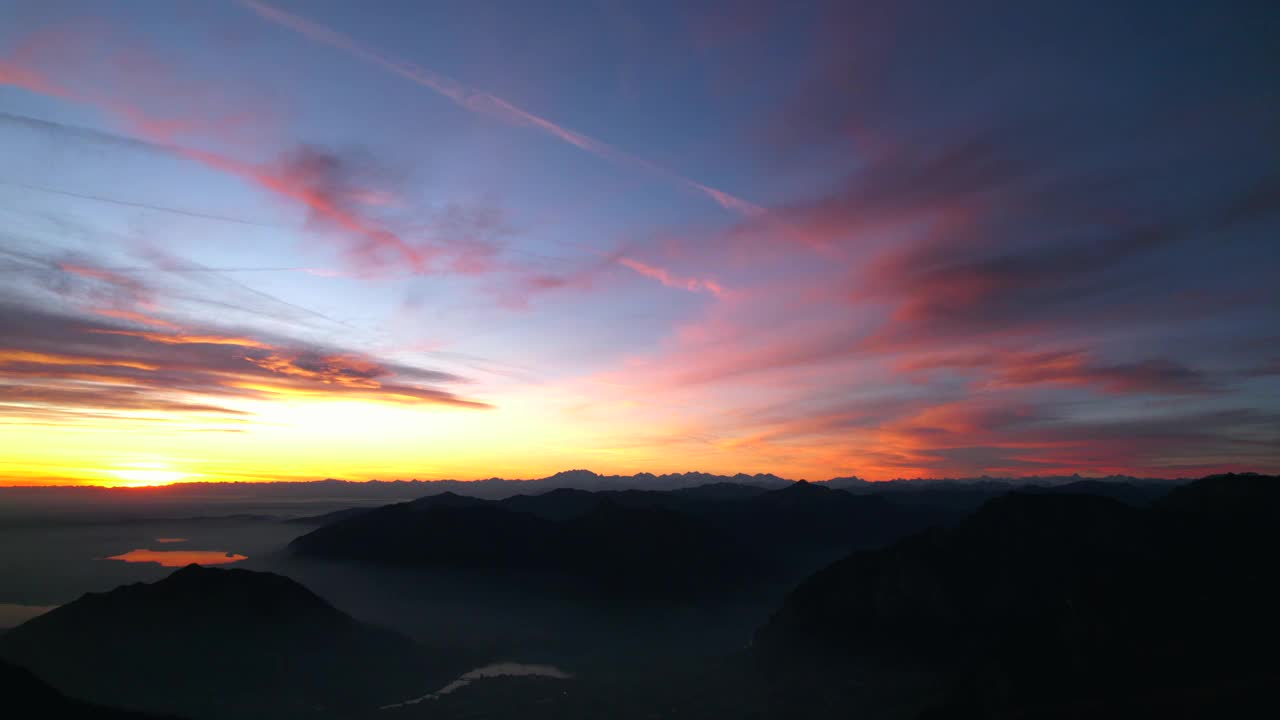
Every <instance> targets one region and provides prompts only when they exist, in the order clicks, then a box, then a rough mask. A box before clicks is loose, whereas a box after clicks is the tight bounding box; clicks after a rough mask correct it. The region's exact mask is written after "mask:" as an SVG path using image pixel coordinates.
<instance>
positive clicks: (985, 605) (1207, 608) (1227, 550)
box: [753, 476, 1280, 718]
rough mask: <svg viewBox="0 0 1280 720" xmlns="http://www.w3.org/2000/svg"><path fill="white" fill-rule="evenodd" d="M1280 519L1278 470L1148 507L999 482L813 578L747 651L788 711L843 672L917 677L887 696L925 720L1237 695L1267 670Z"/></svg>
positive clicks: (1207, 703) (814, 698)
mask: <svg viewBox="0 0 1280 720" xmlns="http://www.w3.org/2000/svg"><path fill="white" fill-rule="evenodd" d="M1278 512H1280V479H1278V478H1274V477H1263V476H1215V477H1209V478H1205V479H1202V480H1200V481H1196V482H1194V483H1191V484H1188V485H1185V486H1182V487H1179V488H1177V489H1175V490H1173V491H1172V492H1170V493H1169V494H1168V495H1167V496H1166V497H1164V498H1161V499H1158V500H1156V501H1155V502H1153V503H1151V504H1150V507H1148V508H1146V509H1140V508H1137V507H1134V506H1132V505H1128V504H1125V503H1122V502H1120V501H1119V500H1116V499H1113V498H1103V497H1096V496H1091V495H1083V494H1079V493H1078V488H1066V489H1065V491H1064V492H1063V493H1052V492H1049V491H1044V490H1036V491H1034V492H1018V493H1011V494H1008V495H1005V496H1002V497H1000V498H997V499H994V500H991V501H989V502H988V503H986V504H985V505H983V506H982V507H981V508H980V509H979V510H978V511H977V512H975V513H973V514H972V515H971V516H969V517H967V518H965V519H964V520H962V521H961V522H959V523H957V524H956V525H955V526H954V527H951V528H947V529H938V528H935V529H932V530H929V531H926V532H924V533H921V534H918V535H914V536H911V537H908V538H905V539H903V540H901V541H899V542H897V543H894V544H892V545H890V546H888V547H886V548H884V549H881V550H874V551H862V552H856V553H853V554H851V555H850V556H848V557H846V558H844V559H842V560H840V561H839V562H837V563H835V564H833V565H831V566H829V567H827V568H825V569H824V570H822V571H820V572H818V573H817V574H815V575H814V576H813V577H811V578H809V579H808V580H807V581H805V582H804V583H802V584H801V585H800V586H798V587H797V588H796V589H795V590H794V591H793V592H792V593H791V594H790V595H789V596H788V598H787V600H786V601H785V603H784V604H783V606H782V607H781V608H780V609H779V610H778V611H777V612H776V613H775V614H774V615H773V617H772V618H770V620H769V622H768V623H767V624H766V625H765V626H764V627H762V628H761V629H760V630H759V631H758V632H757V634H756V639H755V643H754V647H753V655H754V657H756V658H757V660H758V661H759V662H760V663H762V667H764V668H766V669H768V670H769V671H770V672H772V673H774V676H775V677H777V678H781V679H780V680H779V682H778V692H779V694H780V696H781V697H783V698H785V699H786V700H787V701H793V702H797V703H799V707H809V708H813V707H817V706H819V705H821V704H822V703H823V702H824V700H822V699H821V698H823V697H824V696H825V697H826V700H827V701H830V698H831V697H832V696H840V694H841V692H842V689H848V688H849V687H851V686H850V683H849V682H848V680H847V676H848V673H849V672H850V670H851V669H853V668H857V669H859V670H860V671H864V672H863V673H862V675H861V676H862V677H863V678H864V682H865V681H866V680H865V678H866V677H867V673H874V672H876V670H869V669H868V668H879V671H881V672H888V670H887V669H888V668H894V670H895V671H898V670H902V671H903V672H908V671H909V672H912V673H916V674H917V682H916V683H915V684H914V685H910V684H908V685H906V686H904V688H903V696H904V697H907V696H911V697H915V698H917V699H918V701H919V702H921V703H926V702H928V703H932V704H933V705H935V708H934V710H933V711H931V712H930V713H929V716H930V717H935V718H949V717H954V718H962V717H974V718H978V717H1006V716H1007V717H1040V716H1043V717H1069V716H1072V714H1071V713H1073V712H1077V713H1080V715H1081V716H1084V715H1087V716H1090V717H1093V716H1102V717H1113V716H1119V715H1122V714H1124V713H1125V712H1128V713H1129V716H1146V715H1149V714H1150V713H1152V712H1157V709H1158V708H1161V707H1165V708H1169V707H1172V706H1175V705H1177V704H1178V703H1173V702H1170V698H1176V697H1182V698H1184V699H1185V703H1184V709H1185V708H1193V707H1198V708H1200V709H1201V710H1204V711H1206V712H1207V711H1208V710H1209V708H1212V707H1214V706H1215V705H1221V706H1223V707H1227V706H1230V705H1231V704H1232V703H1237V704H1239V702H1242V701H1241V700H1240V698H1242V697H1245V696H1248V697H1254V696H1258V697H1263V694H1262V693H1260V692H1259V688H1260V687H1264V686H1265V685H1266V684H1267V683H1269V682H1274V681H1275V680H1276V679H1280V663H1278V662H1277V660H1276V659H1275V656H1274V648H1275V647H1276V646H1277V643H1280V615H1277V613H1276V611H1275V608H1276V607H1278V606H1280V589H1278V588H1280V586H1278V585H1277V583H1275V582H1274V572H1272V571H1271V570H1270V569H1269V568H1270V567H1272V565H1273V564H1274V551H1275V549H1276V548H1277V543H1276V539H1275V538H1276V535H1275V532H1276V531H1275V528H1276V527H1280V525H1277V522H1276V521H1277V520H1280V516H1278V515H1277V513H1278ZM788 678H789V679H788ZM815 678H817V679H815ZM1269 696H1270V695H1267V697H1269ZM1270 703H1271V704H1272V705H1274V703H1275V699H1274V698H1270ZM1122 709H1125V710H1122ZM804 715H805V714H804V713H803V712H798V713H797V715H796V716H798V717H802V716H804ZM1174 716H1178V715H1174Z"/></svg>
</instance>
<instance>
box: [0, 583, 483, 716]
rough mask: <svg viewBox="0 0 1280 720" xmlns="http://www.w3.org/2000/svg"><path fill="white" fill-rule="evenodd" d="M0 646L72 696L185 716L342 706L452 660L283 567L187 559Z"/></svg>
mask: <svg viewBox="0 0 1280 720" xmlns="http://www.w3.org/2000/svg"><path fill="white" fill-rule="evenodd" d="M0 655H3V657H5V658H6V659H9V660H11V661H13V662H16V663H19V664H21V665H23V666H24V667H27V668H30V669H31V670H32V671H33V672H35V673H37V674H38V675H39V676H41V677H43V678H45V679H47V680H48V681H49V682H50V683H52V684H53V685H55V686H56V687H58V688H60V689H62V690H63V691H65V692H67V693H68V694H70V695H72V696H74V697H84V698H92V699H93V700H94V701H96V702H102V703H106V704H110V705H114V706H118V707H124V708H135V709H140V710H147V711H155V712H169V713H178V714H182V715H186V716H189V717H192V718H232V717H297V716H307V715H313V714H314V713H315V712H316V711H328V712H333V713H337V714H342V713H343V712H344V711H347V712H349V711H354V710H355V709H365V708H368V707H376V706H377V705H378V704H379V703H384V702H388V701H391V700H395V699H400V698H404V697H410V696H413V695H414V694H420V693H421V691H422V688H423V687H430V686H431V685H432V683H434V682H441V683H442V682H444V681H447V679H448V678H449V677H450V676H451V675H452V674H453V673H455V672H456V671H457V670H458V667H459V666H460V665H455V664H452V663H447V662H442V661H441V660H440V659H438V658H430V657H428V656H427V654H426V653H425V652H424V651H423V650H421V649H420V648H419V647H418V646H417V645H415V644H414V643H413V642H412V641H410V640H408V639H406V638H404V637H402V636H400V635H397V634H395V633H393V632H391V631H388V630H383V629H380V628H376V627H372V626H369V625H365V624H363V623H360V622H358V621H356V620H355V619H353V618H351V617H350V616H348V615H346V614H344V613H342V612H340V611H338V610H337V609H335V608H334V607H333V606H331V605H330V604H329V603H327V602H326V601H324V600H323V599H321V598H320V597H318V596H316V595H315V594H314V593H312V592H311V591H310V590H307V589H306V588H304V587H302V586H301V585H299V584H297V583H296V582H294V581H292V580H290V579H288V578H286V577H283V576H280V575H275V574H272V573H263V572H252V571H248V570H239V569H235V570H222V569H212V568H203V567H200V566H198V565H190V566H188V567H185V568H182V569H180V570H178V571H176V572H174V573H173V574H171V575H169V576H168V577H166V578H165V579H163V580H161V581H159V582H156V583H152V584H144V583H136V584H133V585H125V586H122V587H119V588H116V589H115V590H112V591H110V592H106V593H89V594H86V595H84V596H83V597H81V598H80V599H78V600H76V601H75V602H72V603H69V604H67V605H64V606H62V607H59V608H57V609H55V610H52V611H50V612H49V613H47V614H45V615H42V616H40V617H37V618H35V619H33V620H30V621H28V622H27V623H25V624H23V625H21V626H19V627H18V628H16V629H14V630H12V631H10V632H9V633H7V634H5V635H4V636H3V637H0Z"/></svg>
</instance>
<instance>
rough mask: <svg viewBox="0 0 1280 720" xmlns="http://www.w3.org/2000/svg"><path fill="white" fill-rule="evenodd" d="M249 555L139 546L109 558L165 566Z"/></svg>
mask: <svg viewBox="0 0 1280 720" xmlns="http://www.w3.org/2000/svg"><path fill="white" fill-rule="evenodd" d="M248 559H249V558H248V556H247V555H237V554H235V553H230V552H221V551H218V550H147V549H144V548H138V549H136V550H130V551H129V552H127V553H122V554H120V555H112V556H111V557H109V558H107V560H123V561H124V562H132V563H146V562H151V563H159V564H160V565H163V566H164V567H186V566H187V565H190V564H191V563H196V564H197V565H226V564H228V563H234V562H240V561H241V560H248Z"/></svg>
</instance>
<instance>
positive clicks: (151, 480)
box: [107, 463, 188, 487]
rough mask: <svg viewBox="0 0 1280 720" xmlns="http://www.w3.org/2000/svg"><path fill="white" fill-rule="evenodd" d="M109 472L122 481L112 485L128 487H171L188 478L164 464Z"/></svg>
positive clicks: (135, 464)
mask: <svg viewBox="0 0 1280 720" xmlns="http://www.w3.org/2000/svg"><path fill="white" fill-rule="evenodd" d="M107 472H108V474H110V475H111V476H112V477H115V478H117V479H118V480H119V481H120V482H118V483H112V484H115V485H123V486H126V487H147V486H149V485H170V484H172V483H176V482H179V481H181V480H185V479H186V478H187V477H188V474H187V473H185V472H182V471H180V470H174V469H173V468H171V467H169V466H167V465H165V464H163V463H133V464H130V465H127V466H125V467H121V468H116V469H113V470H108V471H107Z"/></svg>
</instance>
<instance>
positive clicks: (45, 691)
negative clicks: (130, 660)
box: [0, 661, 178, 720]
mask: <svg viewBox="0 0 1280 720" xmlns="http://www.w3.org/2000/svg"><path fill="white" fill-rule="evenodd" d="M0 708H3V709H4V710H5V716H6V717H14V718H19V717H30V718H51V719H55V720H178V718H177V717H176V716H173V715H154V714H151V713H142V712H132V711H129V710H117V709H115V708H109V707H105V706H102V705H94V704H92V703H86V702H81V701H79V700H73V699H71V698H69V697H67V696H66V695H63V694H62V693H60V692H58V691H57V690H55V689H53V688H52V687H50V686H49V685H48V684H47V683H45V682H44V681H43V680H41V679H40V678H38V677H36V676H35V674H34V673H32V672H31V671H30V670H26V669H24V668H20V667H18V666H17V665H13V664H11V663H7V662H4V661H0Z"/></svg>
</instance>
